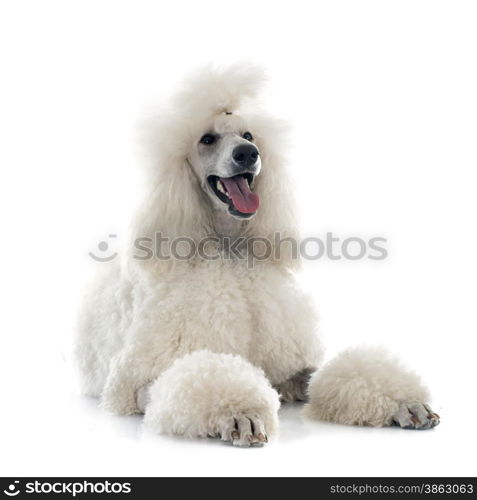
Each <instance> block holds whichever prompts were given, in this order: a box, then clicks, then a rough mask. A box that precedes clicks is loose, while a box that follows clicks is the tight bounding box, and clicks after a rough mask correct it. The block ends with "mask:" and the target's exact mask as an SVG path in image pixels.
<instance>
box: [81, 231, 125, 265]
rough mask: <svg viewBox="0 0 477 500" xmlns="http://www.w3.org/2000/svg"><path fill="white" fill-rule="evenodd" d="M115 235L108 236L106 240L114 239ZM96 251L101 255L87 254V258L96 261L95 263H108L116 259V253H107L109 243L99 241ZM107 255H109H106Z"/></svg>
mask: <svg viewBox="0 0 477 500" xmlns="http://www.w3.org/2000/svg"><path fill="white" fill-rule="evenodd" d="M116 236H117V235H116V234H110V235H109V236H108V238H110V239H111V238H116ZM98 251H99V252H100V253H101V255H97V254H96V253H93V252H89V254H88V255H89V256H90V257H91V258H92V259H94V260H96V261H97V262H109V261H111V260H113V259H115V258H116V257H117V255H118V254H117V252H113V253H109V243H108V242H107V241H100V242H99V243H98ZM108 253H109V255H108Z"/></svg>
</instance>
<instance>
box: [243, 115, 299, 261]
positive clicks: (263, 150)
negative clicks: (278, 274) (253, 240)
mask: <svg viewBox="0 0 477 500" xmlns="http://www.w3.org/2000/svg"><path fill="white" fill-rule="evenodd" d="M248 122H249V123H250V127H251V130H253V135H254V137H255V139H256V143H257V145H258V147H259V149H260V158H261V160H262V169H261V172H260V175H258V176H257V178H256V179H255V188H254V189H255V190H256V191H257V193H258V194H259V196H260V209H259V211H258V212H257V215H255V217H254V218H253V219H251V220H250V222H249V223H248V226H247V230H246V234H247V236H248V237H258V238H266V239H267V240H268V241H269V242H270V244H271V247H272V252H273V253H272V256H273V260H274V262H275V263H276V264H277V265H281V266H283V267H285V268H290V269H296V268H297V267H298V266H299V264H300V259H299V254H300V253H299V251H298V250H299V244H300V240H299V237H300V230H299V225H298V215H297V207H296V200H295V196H294V185H293V180H292V178H291V176H290V174H289V171H288V168H287V163H288V161H287V157H286V151H287V150H288V147H289V139H288V136H289V130H290V127H289V124H288V123H287V122H286V121H283V120H278V119H276V118H274V117H271V116H268V115H267V114H265V113H263V112H262V113H259V114H258V115H254V116H250V117H249V118H248Z"/></svg>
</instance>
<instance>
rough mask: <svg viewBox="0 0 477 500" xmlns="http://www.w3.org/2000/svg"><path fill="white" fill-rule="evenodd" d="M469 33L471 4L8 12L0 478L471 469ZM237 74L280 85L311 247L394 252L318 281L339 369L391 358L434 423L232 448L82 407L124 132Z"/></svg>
mask: <svg viewBox="0 0 477 500" xmlns="http://www.w3.org/2000/svg"><path fill="white" fill-rule="evenodd" d="M476 25H477V5H476V4H475V2H465V1H459V2H451V1H447V2H442V1H435V0H434V1H428V2H426V1H416V0H413V1H403V0H400V1H396V2H389V1H382V0H379V1H359V2H357V1H350V2H345V1H329V2H319V1H317V0H314V1H300V0H296V1H294V2H284V1H281V0H274V1H257V0H255V1H248V0H242V1H240V2H226V1H224V0H221V1H215V0H210V1H208V2H197V1H181V0H174V2H159V1H155V2H145V1H138V0H134V1H127V2H124V1H85V0H83V1H81V2H79V1H78V2H72V1H66V2H65V1H49V0H44V1H42V2H35V1H22V0H16V1H4V2H2V4H1V7H0V51H1V59H0V64H1V68H0V70H1V76H0V85H1V92H0V137H1V150H0V165H1V177H0V192H1V195H0V213H1V218H2V224H1V238H2V245H1V249H2V250H1V251H2V255H1V260H0V266H1V274H0V277H1V280H0V283H1V288H2V308H1V311H2V313H1V326H0V328H1V334H0V384H1V385H0V391H1V393H0V394H1V396H0V397H1V399H0V401H1V411H0V420H1V427H0V429H1V430H0V432H1V445H0V446H1V454H0V474H1V475H333V476H340V475H465V474H468V475H476V472H477V471H476V462H475V447H476V444H477V443H476V438H475V431H474V422H473V419H474V418H475V416H476V415H477V408H476V402H475V373H476V370H475V351H476V346H477V343H476V334H477V328H476V323H477V322H476V312H475V305H476V282H477V276H476V274H477V273H476V270H477V266H476V257H475V253H476V244H477V238H476V232H475V230H476V224H475V216H476V210H477V206H476V205H477V202H476V196H475V191H476V182H475V181H476V176H475V170H476V167H477V163H476V160H477V148H476V133H477V118H476V117H477V98H476V95H477V92H476V89H477V71H476V48H477V30H476ZM237 60H253V61H257V62H259V63H262V64H263V65H264V66H265V67H266V68H267V69H268V73H269V75H270V78H271V82H272V87H271V90H270V93H269V97H270V103H271V105H272V106H273V111H274V112H275V113H276V114H278V115H281V116H283V117H285V118H288V119H290V121H291V122H292V123H293V124H294V127H295V133H294V143H295V148H294V151H293V154H292V155H291V158H290V160H291V161H290V167H291V168H292V169H293V173H294V177H295V180H296V184H297V190H298V195H299V198H300V201H301V205H302V208H303V210H302V216H301V217H302V221H303V225H304V227H305V228H306V229H307V231H309V232H310V233H312V234H313V235H316V236H324V235H325V233H326V232H327V231H332V232H333V233H334V234H335V235H336V236H338V237H341V238H346V237H348V236H362V237H365V238H368V237H372V236H384V237H386V238H387V239H388V245H387V247H388V250H389V258H388V259H387V260H385V261H381V262H375V261H369V260H366V259H365V260H362V261H359V262H344V261H336V262H335V261H330V260H327V259H322V260H319V261H317V262H314V263H311V264H309V265H308V266H307V268H306V272H305V274H304V281H306V282H307V285H308V286H309V287H310V288H311V290H312V292H313V293H314V295H315V296H316V300H317V302H318V307H319V310H320V311H321V318H322V331H323V335H324V336H325V339H326V344H327V346H328V354H329V356H332V355H333V354H335V353H336V352H337V351H338V350H340V349H342V348H344V347H345V346H348V345H351V344H360V343H379V344H383V345H386V346H388V347H389V348H390V349H391V350H393V351H394V352H396V353H397V354H399V355H400V356H401V357H403V358H404V359H405V360H406V361H407V362H408V363H409V364H410V365H412V366H413V367H415V368H416V369H417V370H418V371H419V372H420V373H422V374H423V376H424V379H425V380H426V382H427V383H428V384H429V385H430V387H431V389H432V393H433V406H434V409H435V410H436V411H437V412H438V413H440V414H441V417H442V423H441V425H440V426H439V427H438V428H436V429H434V430H432V431H426V432H412V431H403V430H399V429H396V428H391V429H369V428H353V427H345V426H338V425H332V424H324V423H317V422H312V421H309V420H305V419H302V418H301V417H300V413H299V409H297V408H293V407H288V408H284V409H283V410H282V413H281V432H280V435H279V436H278V437H277V438H276V439H274V440H273V441H272V442H271V443H269V444H268V446H266V447H264V448H262V449H250V450H242V449H235V448H232V447H229V446H226V445H223V444H220V443H214V442H212V441H205V442H202V441H197V442H195V441H191V442H189V441H184V440H182V439H178V438H165V437H160V436H154V435H151V434H149V433H148V432H146V431H144V430H143V428H142V426H141V419H140V418H139V417H137V418H135V417H134V418H132V417H131V418H122V417H112V416H109V415H107V414H105V413H103V412H102V411H100V410H99V409H98V408H97V404H96V401H94V400H88V399H84V398H82V397H80V396H79V395H78V393H77V391H76V386H75V382H74V379H73V377H72V375H71V371H70V368H69V362H68V345H69V342H70V339H71V334H72V331H73V328H74V321H75V310H76V307H77V301H78V291H79V289H80V287H81V284H82V282H83V278H84V277H85V276H86V275H88V274H91V273H92V272H94V271H95V270H96V269H97V266H98V265H99V264H95V263H94V262H93V261H92V260H91V259H90V258H89V257H88V255H87V254H88V252H89V251H90V250H95V247H96V246H97V243H98V241H100V240H101V239H104V238H105V237H107V235H108V234H110V233H117V234H118V239H119V240H120V239H121V235H123V234H124V233H123V232H122V227H123V225H124V223H125V222H126V221H127V218H128V213H129V210H130V208H131V205H132V202H133V200H134V197H135V193H136V192H137V186H138V182H137V181H136V177H135V172H136V168H137V166H136V165H135V160H134V142H133V127H134V122H135V120H136V119H137V117H138V116H139V113H140V111H141V110H142V109H143V108H144V107H145V106H146V105H147V103H148V102H150V100H151V99H156V98H157V97H159V96H161V95H162V94H163V92H164V91H168V90H170V89H173V88H174V84H175V82H177V81H179V80H180V78H181V76H182V74H183V73H184V72H187V71H188V70H189V69H191V68H193V67H195V66H196V65H197V64H199V63H202V62H223V63H226V62H229V61H237ZM178 195H179V196H180V193H178Z"/></svg>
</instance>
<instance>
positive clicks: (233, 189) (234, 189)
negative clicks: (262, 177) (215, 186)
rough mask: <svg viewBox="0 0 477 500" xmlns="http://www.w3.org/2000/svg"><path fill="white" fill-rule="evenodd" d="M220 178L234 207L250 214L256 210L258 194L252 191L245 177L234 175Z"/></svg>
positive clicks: (258, 202) (258, 201)
mask: <svg viewBox="0 0 477 500" xmlns="http://www.w3.org/2000/svg"><path fill="white" fill-rule="evenodd" d="M220 180H221V181H222V183H223V184H224V186H225V189H227V193H228V194H229V196H230V198H232V202H233V204H234V207H235V208H236V209H237V210H238V211H239V212H242V213H244V214H251V213H253V212H256V211H257V210H258V205H259V204H260V199H259V197H258V194H255V193H252V191H250V187H249V185H248V182H247V179H245V177H244V176H243V175H236V176H235V177H229V178H227V179H225V178H223V177H221V178H220Z"/></svg>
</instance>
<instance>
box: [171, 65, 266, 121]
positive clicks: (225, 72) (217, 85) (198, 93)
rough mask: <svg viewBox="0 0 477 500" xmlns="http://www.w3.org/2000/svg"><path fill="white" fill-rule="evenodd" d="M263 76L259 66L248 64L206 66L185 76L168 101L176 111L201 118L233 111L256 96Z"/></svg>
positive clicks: (263, 73)
mask: <svg viewBox="0 0 477 500" xmlns="http://www.w3.org/2000/svg"><path fill="white" fill-rule="evenodd" d="M265 79H266V78H265V72H264V71H263V68H261V67H260V66H258V65H255V64H252V63H241V64H234V65H231V66H227V67H222V66H215V67H213V66H207V67H204V68H202V69H200V70H198V71H197V72H196V73H194V74H193V75H191V76H190V77H189V78H188V79H186V81H185V82H184V86H183V88H182V89H181V90H179V91H178V92H177V93H176V95H175V96H174V97H173V99H172V101H173V103H174V106H175V108H176V109H177V110H181V111H182V112H184V113H188V114H189V113H193V114H194V116H198V115H200V116H203V117H204V118H206V117H208V116H211V115H214V114H217V113H223V112H226V111H228V112H234V111H237V110H238V109H240V107H241V106H242V105H243V104H244V102H245V101H247V100H249V99H253V98H255V97H256V96H257V95H258V93H259V91H260V90H261V88H262V86H263V84H264V82H265Z"/></svg>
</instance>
